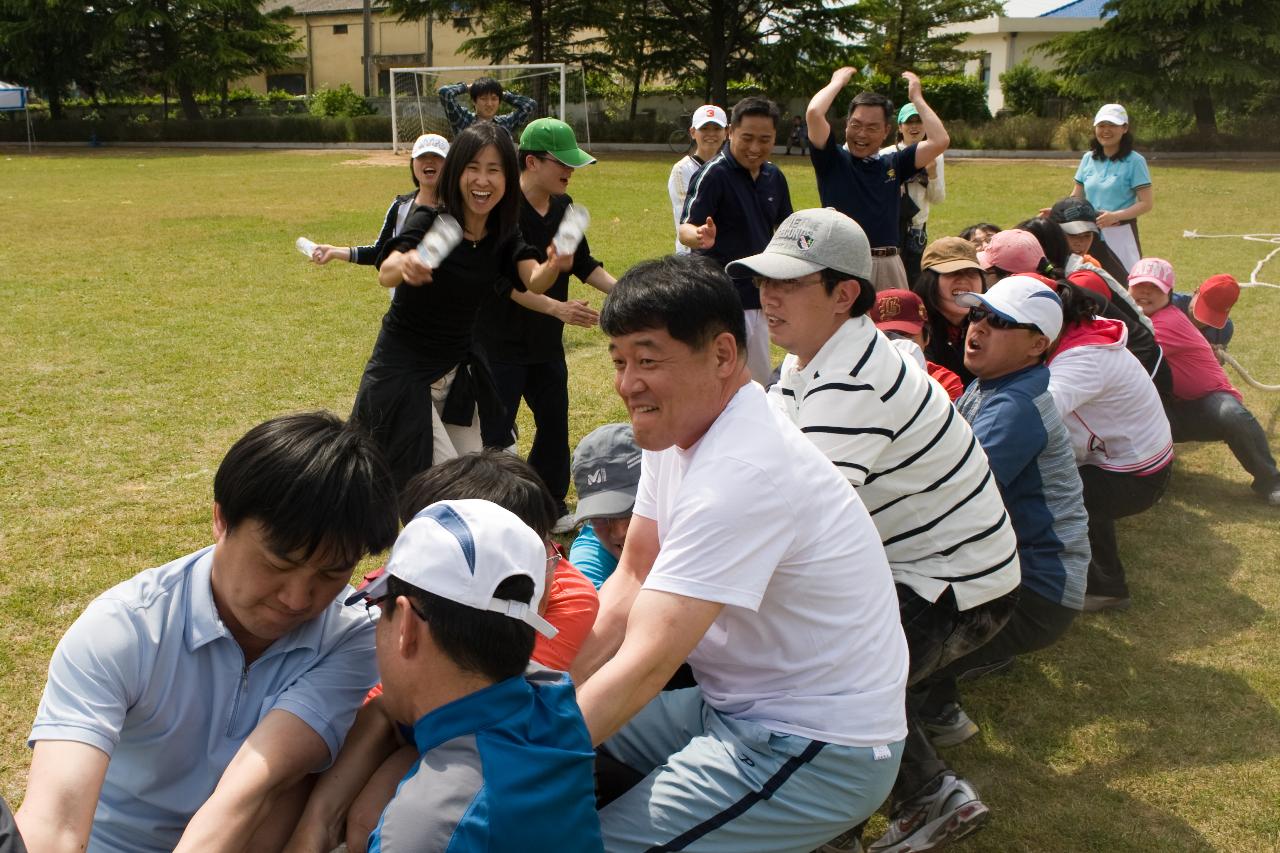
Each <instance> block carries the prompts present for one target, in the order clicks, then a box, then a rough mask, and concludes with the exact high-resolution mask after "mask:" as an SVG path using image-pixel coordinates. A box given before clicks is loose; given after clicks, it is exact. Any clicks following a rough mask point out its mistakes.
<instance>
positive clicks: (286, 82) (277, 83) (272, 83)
mask: <svg viewBox="0 0 1280 853" xmlns="http://www.w3.org/2000/svg"><path fill="white" fill-rule="evenodd" d="M273 89H280V90H282V91H285V92H288V93H289V94H290V95H305V94H307V75H306V74H302V73H296V74H268V75H267V91H268V92H270V91H272V90H273Z"/></svg>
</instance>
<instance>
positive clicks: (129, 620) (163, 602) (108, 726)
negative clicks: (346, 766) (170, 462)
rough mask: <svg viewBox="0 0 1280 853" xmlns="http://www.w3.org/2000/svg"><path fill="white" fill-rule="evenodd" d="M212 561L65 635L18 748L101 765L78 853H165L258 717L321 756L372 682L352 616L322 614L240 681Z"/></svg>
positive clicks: (124, 586)
mask: <svg viewBox="0 0 1280 853" xmlns="http://www.w3.org/2000/svg"><path fill="white" fill-rule="evenodd" d="M212 556H213V549H212V548H206V549H204V550H203V551H198V552H196V553H195V554H192V555H189V556H187V557H183V558H181V559H179V560H175V561H173V562H172V563H169V564H167V565H164V566H161V567H160V568H156V569H150V570H148V571H145V572H142V573H141V574H138V575H135V576H134V577H132V578H130V579H129V580H127V581H125V582H124V583H121V584H119V585H117V586H115V587H113V588H111V589H109V590H107V591H106V592H104V593H103V594H102V595H100V596H98V597H97V598H96V599H94V600H93V602H91V603H90V604H89V606H88V607H87V608H86V609H85V611H84V613H83V614H81V615H80V618H79V619H77V620H76V621H75V623H74V624H72V626H71V627H70V628H69V629H68V630H67V633H66V634H65V635H64V636H63V638H62V640H61V642H59V643H58V648H57V649H56V650H55V651H54V653H53V659H52V660H51V661H50V662H49V680H48V682H47V683H46V685H45V689H44V696H43V697H42V698H41V700H40V709H39V710H38V711H37V712H36V719H35V724H34V725H33V726H32V729H31V736H30V738H29V741H28V742H29V743H30V744H34V743H35V742H36V741H41V740H67V741H76V742H79V743H87V744H89V745H91V746H95V747H97V748H98V749H101V750H102V751H103V752H105V753H107V755H109V756H110V757H111V761H110V763H109V764H108V765H107V775H106V779H105V780H104V781H103V784H102V793H101V795H100V797H99V799H98V807H97V811H96V812H95V813H94V818H93V832H92V835H91V837H90V839H89V848H88V849H89V853H153V851H154V853H161V851H168V850H172V849H173V848H174V846H175V845H176V844H177V843H178V839H179V838H180V837H181V836H182V832H183V830H184V829H185V828H186V825H187V823H188V821H190V819H191V816H192V815H193V814H195V812H196V810H197V809H199V808H200V806H201V805H203V804H204V801H205V800H207V799H208V798H209V795H210V794H211V793H213V789H214V787H215V786H216V785H217V784H218V780H219V779H220V778H221V777H222V772H223V770H225V769H226V767H227V765H228V764H229V763H230V761H231V759H232V757H233V756H234V755H235V753H236V751H237V750H238V749H239V748H240V745H241V744H242V743H243V742H244V740H245V738H247V737H248V736H249V733H250V732H252V731H253V729H254V728H255V727H256V726H257V725H258V723H259V721H261V720H262V718H263V717H265V716H266V715H267V713H268V712H269V711H271V710H272V709H275V708H279V709H282V710H285V711H288V712H290V713H292V714H293V715H294V716H296V717H298V718H299V719H301V720H302V721H303V722H305V723H306V724H307V725H309V726H311V728H313V729H314V730H315V731H316V733H317V734H319V735H320V736H321V737H322V738H324V741H325V743H326V744H327V745H328V747H329V757H330V760H332V759H333V757H334V756H335V755H337V752H338V748H339V747H340V746H341V745H342V740H343V738H345V737H346V734H347V729H348V728H350V726H351V722H352V720H353V719H354V718H355V713H356V710H357V709H358V708H359V707H360V704H361V702H362V701H363V699H364V696H365V693H366V692H367V691H368V689H369V688H370V687H371V686H372V685H373V684H374V682H376V681H377V678H378V672H377V660H376V658H375V657H374V649H373V646H374V641H373V626H372V625H371V624H370V623H369V620H368V619H367V618H366V617H365V615H364V613H363V612H362V609H361V608H356V607H344V606H343V605H342V603H341V602H342V601H343V599H344V598H345V593H344V594H343V595H340V596H339V597H338V598H337V599H335V601H334V602H333V604H331V605H330V606H329V607H328V609H326V610H325V611H324V612H323V613H321V614H320V615H319V616H318V617H316V618H315V619H313V620H311V621H310V622H307V623H306V624H304V625H303V626H302V627H300V628H298V629H297V630H295V631H294V632H293V633H291V634H288V635H286V636H284V637H282V638H280V639H279V640H277V641H276V642H275V643H273V644H272V645H271V647H270V648H268V649H267V651H266V652H265V653H264V654H263V655H262V656H261V657H260V658H258V659H257V660H255V661H254V662H253V664H252V665H251V666H249V667H248V668H247V669H246V668H245V665H244V653H243V652H242V651H241V649H240V646H239V644H238V643H236V641H235V640H234V639H232V637H231V633H230V631H228V630H227V628H226V626H225V625H223V623H222V620H221V619H220V618H219V616H218V611H217V608H216V606H215V605H214V601H213V587H212V586H211V585H210V570H211V568H212V564H213V560H212Z"/></svg>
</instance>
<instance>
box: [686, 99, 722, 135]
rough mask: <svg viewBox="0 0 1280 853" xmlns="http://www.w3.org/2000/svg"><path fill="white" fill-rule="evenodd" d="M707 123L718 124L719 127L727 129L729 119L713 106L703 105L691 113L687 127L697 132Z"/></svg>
mask: <svg viewBox="0 0 1280 853" xmlns="http://www.w3.org/2000/svg"><path fill="white" fill-rule="evenodd" d="M708 122H710V123H711V124H718V125H720V126H721V127H728V126H729V117H728V116H727V115H725V112H724V110H722V109H720V108H719V107H717V106H716V105H715V104H703V105H702V106H700V107H698V108H697V109H696V110H694V111H693V118H692V121H691V122H690V123H689V126H690V127H691V128H693V129H694V130H697V129H698V128H700V127H702V126H703V125H704V124H707V123H708Z"/></svg>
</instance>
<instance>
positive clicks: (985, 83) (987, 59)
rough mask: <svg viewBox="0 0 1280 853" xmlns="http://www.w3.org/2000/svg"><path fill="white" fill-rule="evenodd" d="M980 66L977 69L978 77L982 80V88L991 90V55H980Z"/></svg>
mask: <svg viewBox="0 0 1280 853" xmlns="http://www.w3.org/2000/svg"><path fill="white" fill-rule="evenodd" d="M981 62H982V64H981V66H980V67H979V68H978V76H979V77H980V78H981V79H982V88H984V89H989V88H991V54H989V53H984V54H982V60H981Z"/></svg>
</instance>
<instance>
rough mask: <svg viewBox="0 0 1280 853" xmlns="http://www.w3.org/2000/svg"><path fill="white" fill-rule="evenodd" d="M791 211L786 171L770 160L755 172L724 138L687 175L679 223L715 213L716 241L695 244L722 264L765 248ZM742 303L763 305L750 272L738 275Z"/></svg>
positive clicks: (736, 282) (697, 222)
mask: <svg viewBox="0 0 1280 853" xmlns="http://www.w3.org/2000/svg"><path fill="white" fill-rule="evenodd" d="M790 215H791V191H790V190H789V189H787V179H786V177H784V176H783V174H782V171H781V170H780V169H779V168H778V167H777V166H775V165H773V164H772V163H768V162H766V163H765V164H764V165H762V166H761V167H760V174H759V175H757V176H756V177H755V178H752V177H751V173H750V172H748V171H747V170H746V168H745V167H743V166H742V165H741V164H740V163H739V162H738V161H737V160H735V159H733V155H732V154H730V153H729V144H728V143H727V142H726V143H725V145H724V147H723V148H721V149H720V153H719V154H717V155H716V156H714V157H712V158H711V159H710V160H708V161H707V162H706V164H705V165H704V166H703V167H702V168H701V169H699V170H698V171H697V172H696V173H695V174H694V176H693V179H692V180H691V181H689V194H688V195H687V196H685V201H684V214H683V215H682V216H681V217H680V222H681V224H684V223H686V222H690V223H692V224H694V225H701V224H702V223H704V222H706V221H707V217H708V216H710V217H711V221H712V222H714V223H715V224H716V244H715V245H714V246H712V247H711V248H710V249H695V250H694V251H696V252H697V253H698V254H700V255H706V256H707V257H709V258H714V259H715V261H716V263H718V264H720V265H721V266H724V265H726V264H728V263H729V262H731V261H737V260H740V259H742V258H745V257H747V256H748V255H755V254H758V253H760V252H763V251H764V249H765V247H766V246H768V245H769V240H770V239H771V238H772V237H773V232H774V229H776V228H777V227H778V226H779V225H781V224H782V220H784V219H786V218H787V217H788V216H790ZM733 286H734V287H735V288H737V290H738V298H739V299H741V300H742V307H743V308H744V309H747V310H751V309H757V308H759V307H760V294H759V293H757V292H756V287H755V284H754V283H753V282H752V281H751V278H750V277H747V278H735V279H734V280H733Z"/></svg>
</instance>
